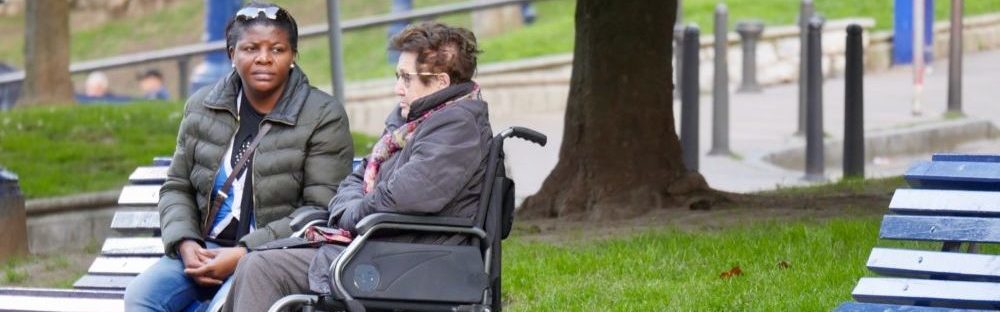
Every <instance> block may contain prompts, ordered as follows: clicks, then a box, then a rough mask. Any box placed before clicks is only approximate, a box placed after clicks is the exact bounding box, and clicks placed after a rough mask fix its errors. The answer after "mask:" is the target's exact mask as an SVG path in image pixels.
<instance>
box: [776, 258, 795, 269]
mask: <svg viewBox="0 0 1000 312" xmlns="http://www.w3.org/2000/svg"><path fill="white" fill-rule="evenodd" d="M791 267H792V265H791V264H789V263H788V261H785V260H781V262H778V268H779V269H787V268H791Z"/></svg>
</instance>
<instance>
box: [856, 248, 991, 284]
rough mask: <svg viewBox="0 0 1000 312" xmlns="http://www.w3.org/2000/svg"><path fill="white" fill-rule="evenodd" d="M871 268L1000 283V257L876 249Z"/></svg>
mask: <svg viewBox="0 0 1000 312" xmlns="http://www.w3.org/2000/svg"><path fill="white" fill-rule="evenodd" d="M956 263H961V264H962V265H955V264H956ZM868 269H869V270H871V271H872V272H875V273H879V274H882V275H891V276H908V277H930V276H933V277H934V278H935V279H949V280H970V281H994V282H995V281H1000V256H994V255H983V254H968V253H955V252H940V251H924V250H907V249H894V248H878V247H876V248H874V249H872V253H871V255H869V256H868Z"/></svg>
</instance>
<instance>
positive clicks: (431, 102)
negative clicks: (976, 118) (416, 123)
mask: <svg viewBox="0 0 1000 312" xmlns="http://www.w3.org/2000/svg"><path fill="white" fill-rule="evenodd" d="M475 89H476V83H474V82H471V81H468V82H463V83H459V84H453V85H450V86H448V87H446V88H444V89H441V90H438V91H437V92H434V93H431V94H428V95H426V96H424V97H422V98H419V99H417V100H416V101H413V103H412V104H410V113H409V114H407V115H406V121H410V120H414V119H417V117H420V115H423V114H424V113H425V112H427V111H429V110H431V109H434V108H435V107H437V106H438V105H441V104H443V103H445V102H448V101H451V100H452V99H455V98H457V97H460V96H463V95H466V94H469V92H472V90H475Z"/></svg>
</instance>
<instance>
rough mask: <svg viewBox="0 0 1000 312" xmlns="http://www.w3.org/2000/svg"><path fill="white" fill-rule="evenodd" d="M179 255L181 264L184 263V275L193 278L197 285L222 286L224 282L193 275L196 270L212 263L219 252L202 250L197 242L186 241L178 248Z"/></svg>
mask: <svg viewBox="0 0 1000 312" xmlns="http://www.w3.org/2000/svg"><path fill="white" fill-rule="evenodd" d="M177 253H178V254H180V256H181V262H183V263H184V273H186V274H187V275H188V276H189V277H191V279H193V280H194V282H195V283H197V284H198V285H201V286H216V285H220V284H222V281H221V280H219V279H215V278H211V277H208V276H204V275H201V274H192V273H191V272H193V271H194V270H198V269H200V268H203V267H205V265H206V264H208V263H209V262H211V261H212V259H213V258H215V256H216V254H217V253H218V252H217V251H215V250H209V249H205V248H202V247H201V245H200V244H198V242H196V241H193V240H185V241H183V242H181V244H180V245H179V246H177Z"/></svg>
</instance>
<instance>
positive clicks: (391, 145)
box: [364, 86, 479, 194]
mask: <svg viewBox="0 0 1000 312" xmlns="http://www.w3.org/2000/svg"><path fill="white" fill-rule="evenodd" d="M478 95H479V86H475V87H474V88H473V89H472V92H469V94H466V95H464V96H462V97H459V98H456V99H454V100H451V101H448V102H445V103H442V104H439V105H438V106H435V107H434V108H432V109H430V110H427V111H426V112H424V113H423V114H421V115H420V117H417V118H416V119H414V120H412V121H410V122H407V123H406V124H404V125H403V126H401V127H399V128H397V129H396V130H393V131H388V132H386V134H384V135H382V138H380V139H379V140H378V142H377V143H375V147H373V148H372V154H371V156H369V157H368V166H367V167H365V176H364V186H365V189H364V191H365V194H368V193H371V191H372V190H374V189H375V178H376V177H378V170H379V167H380V166H381V165H382V162H384V161H385V160H386V159H389V157H391V156H392V155H393V154H395V153H396V152H398V151H399V150H401V149H403V148H404V147H406V143H407V142H409V141H410V139H411V138H413V133H414V132H416V130H417V126H419V125H420V123H422V122H423V121H424V120H426V119H427V117H430V116H431V114H434V113H435V112H437V111H440V110H442V109H444V108H445V107H447V106H448V105H451V104H452V103H455V102H458V101H461V100H464V99H467V98H471V97H474V96H475V97H478Z"/></svg>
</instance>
